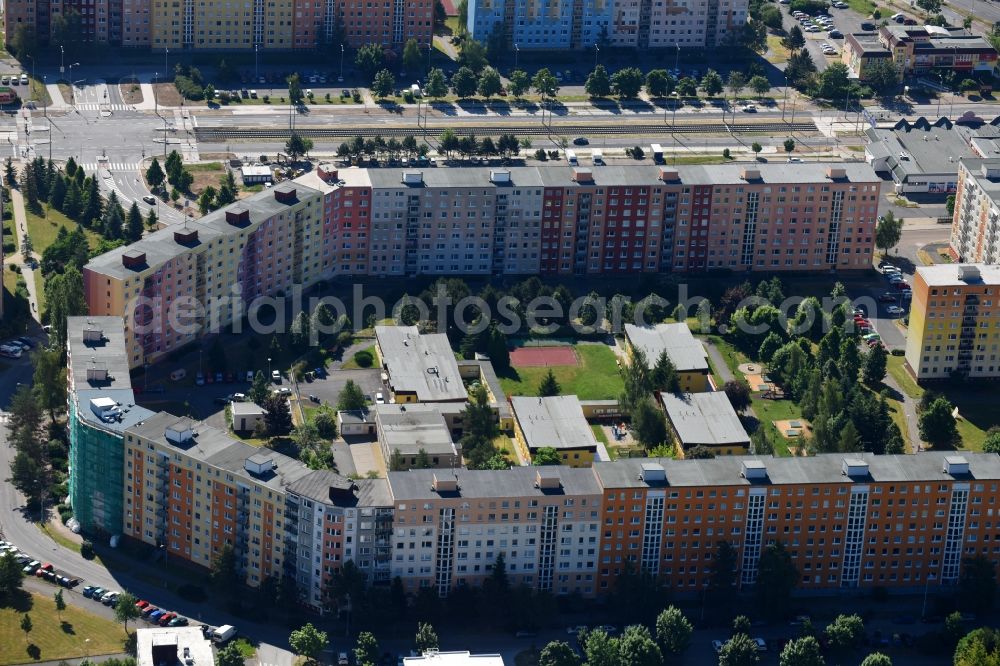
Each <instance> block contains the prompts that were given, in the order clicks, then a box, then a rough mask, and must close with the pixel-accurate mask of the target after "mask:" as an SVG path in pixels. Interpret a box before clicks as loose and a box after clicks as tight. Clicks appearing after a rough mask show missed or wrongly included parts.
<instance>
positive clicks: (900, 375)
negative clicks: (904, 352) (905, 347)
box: [888, 356, 924, 400]
mask: <svg viewBox="0 0 1000 666" xmlns="http://www.w3.org/2000/svg"><path fill="white" fill-rule="evenodd" d="M905 362H906V359H905V358H904V357H902V356H890V357H889V362H888V371H889V375H890V376H891V377H892V378H893V379H895V380H896V383H897V384H899V388H901V389H903V393H905V394H906V395H907V396H909V397H911V398H913V399H914V400H920V396H922V395H923V394H924V389H923V387H921V386H920V385H919V384H917V382H916V381H915V380H914V379H913V377H912V376H911V375H910V373H909V372H907V371H906V368H905V367H903V364H904V363H905Z"/></svg>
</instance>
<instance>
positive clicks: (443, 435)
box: [375, 402, 457, 456]
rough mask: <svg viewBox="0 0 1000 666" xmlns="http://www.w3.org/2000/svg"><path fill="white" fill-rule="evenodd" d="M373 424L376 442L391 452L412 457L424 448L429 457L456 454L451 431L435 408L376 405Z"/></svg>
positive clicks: (411, 404)
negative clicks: (376, 431) (375, 427)
mask: <svg viewBox="0 0 1000 666" xmlns="http://www.w3.org/2000/svg"><path fill="white" fill-rule="evenodd" d="M375 423H376V424H377V425H378V438H379V441H380V442H383V443H385V445H386V448H388V449H389V451H390V452H392V451H397V450H398V451H399V452H400V453H402V454H403V455H415V454H417V453H419V452H420V450H421V449H423V450H424V451H426V452H427V454H428V455H432V456H433V455H456V454H457V450H456V449H455V443H454V442H453V441H452V439H451V430H449V429H448V424H447V423H446V422H445V420H444V415H442V414H441V412H440V410H438V409H437V407H436V406H435V405H423V404H420V403H412V402H411V403H407V404H401V405H394V404H388V405H375Z"/></svg>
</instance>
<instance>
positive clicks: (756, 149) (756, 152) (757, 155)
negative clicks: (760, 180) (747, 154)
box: [750, 141, 763, 160]
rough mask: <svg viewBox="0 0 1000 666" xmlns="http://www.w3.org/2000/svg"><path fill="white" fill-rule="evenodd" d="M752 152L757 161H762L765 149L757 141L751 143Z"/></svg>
mask: <svg viewBox="0 0 1000 666" xmlns="http://www.w3.org/2000/svg"><path fill="white" fill-rule="evenodd" d="M750 150H752V151H753V158H754V159H755V160H756V159H760V151H761V150H763V148H762V147H761V145H760V144H759V143H757V142H756V141H754V142H753V143H751V144H750Z"/></svg>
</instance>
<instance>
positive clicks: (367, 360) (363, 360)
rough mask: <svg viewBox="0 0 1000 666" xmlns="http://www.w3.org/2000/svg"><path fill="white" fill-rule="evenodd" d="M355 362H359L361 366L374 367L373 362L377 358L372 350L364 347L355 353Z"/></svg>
mask: <svg viewBox="0 0 1000 666" xmlns="http://www.w3.org/2000/svg"><path fill="white" fill-rule="evenodd" d="M354 362H355V363H357V364H358V366H359V367H362V368H370V367H372V363H374V362H375V358H374V357H373V356H372V353H371V352H370V351H368V350H367V349H362V350H361V351H359V352H357V353H356V354H355V355H354Z"/></svg>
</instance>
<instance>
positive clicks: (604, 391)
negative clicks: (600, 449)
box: [500, 344, 625, 400]
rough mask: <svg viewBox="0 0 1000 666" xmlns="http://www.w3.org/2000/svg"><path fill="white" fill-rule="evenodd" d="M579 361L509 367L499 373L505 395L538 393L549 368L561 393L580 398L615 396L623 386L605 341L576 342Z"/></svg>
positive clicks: (606, 398)
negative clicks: (587, 343)
mask: <svg viewBox="0 0 1000 666" xmlns="http://www.w3.org/2000/svg"><path fill="white" fill-rule="evenodd" d="M576 351H577V353H578V354H579V356H580V364H579V365H562V366H553V367H552V368H511V369H510V370H509V371H508V372H507V373H506V374H505V375H504V376H502V377H500V385H501V386H502V387H503V390H504V393H506V394H507V395H531V396H533V395H538V384H539V383H540V382H541V381H542V378H543V377H544V376H545V375H546V374H547V373H548V371H549V370H550V369H551V370H552V373H553V374H554V375H555V377H556V381H558V382H559V386H560V387H561V389H562V391H561V393H562V394H563V395H576V396H578V397H579V398H580V399H581V400H609V399H612V398H617V397H618V396H619V395H620V394H621V392H622V391H623V390H624V388H625V384H624V383H623V382H622V378H621V374H620V373H619V372H618V365H617V363H616V362H615V354H614V352H613V351H611V349H610V348H608V347H607V346H606V345H600V344H597V345H577V347H576Z"/></svg>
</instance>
